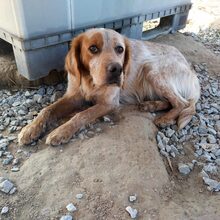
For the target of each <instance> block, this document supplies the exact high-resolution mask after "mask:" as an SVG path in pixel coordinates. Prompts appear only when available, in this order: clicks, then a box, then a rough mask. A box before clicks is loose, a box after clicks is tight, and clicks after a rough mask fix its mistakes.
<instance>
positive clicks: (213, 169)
mask: <svg viewBox="0 0 220 220" xmlns="http://www.w3.org/2000/svg"><path fill="white" fill-rule="evenodd" d="M203 169H204V171H206V172H209V173H211V174H216V173H217V172H218V169H217V166H216V165H214V164H213V163H208V164H206V165H205V166H204V167H203Z"/></svg>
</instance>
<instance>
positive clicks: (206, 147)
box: [199, 143, 219, 152]
mask: <svg viewBox="0 0 220 220" xmlns="http://www.w3.org/2000/svg"><path fill="white" fill-rule="evenodd" d="M199 145H200V146H201V148H202V149H203V150H205V151H207V152H213V151H215V150H216V149H218V148H219V146H218V145H217V144H208V143H203V144H199Z"/></svg>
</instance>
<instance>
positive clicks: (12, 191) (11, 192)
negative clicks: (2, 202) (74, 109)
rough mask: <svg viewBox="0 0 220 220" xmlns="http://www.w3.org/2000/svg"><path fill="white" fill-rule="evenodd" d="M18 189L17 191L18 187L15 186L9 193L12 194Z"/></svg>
mask: <svg viewBox="0 0 220 220" xmlns="http://www.w3.org/2000/svg"><path fill="white" fill-rule="evenodd" d="M16 191H17V188H16V187H13V188H12V189H11V190H10V192H9V194H10V195H12V194H14V193H15V192H16Z"/></svg>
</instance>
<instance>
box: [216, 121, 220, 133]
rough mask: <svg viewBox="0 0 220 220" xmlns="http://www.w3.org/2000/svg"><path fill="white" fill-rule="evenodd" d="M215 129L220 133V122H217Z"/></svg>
mask: <svg viewBox="0 0 220 220" xmlns="http://www.w3.org/2000/svg"><path fill="white" fill-rule="evenodd" d="M215 129H216V131H220V120H218V121H216V123H215Z"/></svg>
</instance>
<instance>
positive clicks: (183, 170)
mask: <svg viewBox="0 0 220 220" xmlns="http://www.w3.org/2000/svg"><path fill="white" fill-rule="evenodd" d="M178 170H179V172H180V173H181V174H184V175H188V174H189V173H190V171H191V170H190V167H189V166H188V165H187V164H184V163H179V164H178Z"/></svg>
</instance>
